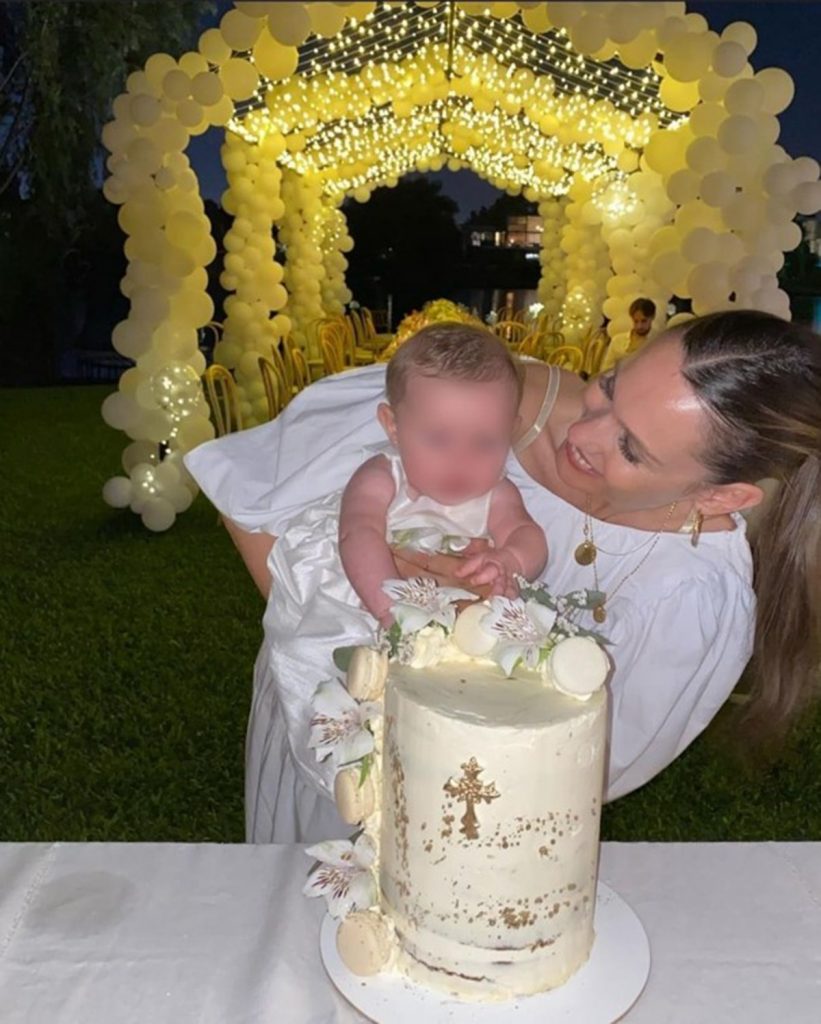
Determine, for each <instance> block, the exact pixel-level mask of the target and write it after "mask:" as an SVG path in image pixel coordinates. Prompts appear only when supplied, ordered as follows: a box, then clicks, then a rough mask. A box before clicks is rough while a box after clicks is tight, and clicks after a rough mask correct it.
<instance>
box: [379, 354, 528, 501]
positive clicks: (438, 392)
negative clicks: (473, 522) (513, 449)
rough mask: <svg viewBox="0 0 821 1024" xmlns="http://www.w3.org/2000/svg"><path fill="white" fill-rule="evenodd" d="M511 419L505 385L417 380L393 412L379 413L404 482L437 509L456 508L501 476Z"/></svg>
mask: <svg viewBox="0 0 821 1024" xmlns="http://www.w3.org/2000/svg"><path fill="white" fill-rule="evenodd" d="M517 414H518V409H517V400H516V392H515V389H514V388H513V386H512V385H511V384H510V382H509V381H506V380H494V381H464V380H442V379H440V378H437V377H424V376H421V375H419V374H412V375H411V376H410V378H409V379H408V382H407V386H406V389H405V394H404V396H403V398H402V400H401V401H400V402H399V403H398V405H397V407H396V408H395V409H392V408H391V407H390V406H388V405H382V406H380V409H379V418H380V421H381V423H382V425H383V427H384V428H385V430H386V432H387V434H388V436H389V438H390V439H391V442H392V443H393V444H394V445H395V446H396V448H397V449H398V450H399V454H400V455H401V456H402V464H403V466H404V467H405V473H406V474H407V477H408V482H409V483H410V484H411V486H412V487H414V488H415V489H416V490H417V491H419V492H420V493H421V494H425V495H427V496H428V497H430V498H433V499H434V500H435V501H438V502H440V503H441V504H443V505H458V504H460V503H461V502H463V501H468V500H469V499H470V498H476V497H479V495H481V494H485V493H487V492H488V491H489V490H491V489H492V488H493V487H494V486H495V485H496V483H497V482H498V481H499V479H500V477H501V476H502V474H503V473H504V467H505V460H506V458H507V453H508V451H509V449H510V444H511V440H512V437H513V430H514V427H515V425H516V419H517Z"/></svg>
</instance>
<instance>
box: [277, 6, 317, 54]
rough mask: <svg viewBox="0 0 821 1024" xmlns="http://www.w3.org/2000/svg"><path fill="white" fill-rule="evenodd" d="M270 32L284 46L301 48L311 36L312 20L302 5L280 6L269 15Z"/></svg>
mask: <svg viewBox="0 0 821 1024" xmlns="http://www.w3.org/2000/svg"><path fill="white" fill-rule="evenodd" d="M268 31H269V32H270V33H271V35H272V36H273V37H274V39H276V40H277V41H278V42H280V43H282V44H283V45H284V46H299V45H300V44H302V43H304V42H305V40H306V39H307V38H308V36H309V35H310V34H311V18H310V15H309V14H308V12H307V10H306V9H305V5H304V4H301V3H288V4H279V5H277V7H276V8H274V10H273V11H272V12H271V13H270V14H269V15H268Z"/></svg>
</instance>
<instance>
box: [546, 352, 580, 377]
mask: <svg viewBox="0 0 821 1024" xmlns="http://www.w3.org/2000/svg"><path fill="white" fill-rule="evenodd" d="M545 362H546V363H550V365H551V366H559V367H561V368H562V369H563V370H570V371H571V372H572V373H580V372H581V370H582V367H583V366H584V352H582V350H581V349H580V348H579V347H578V345H558V346H557V347H556V348H554V349H551V350H550V351H549V352H548V353H547V355H546V356H545Z"/></svg>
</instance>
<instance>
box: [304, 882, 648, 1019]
mask: <svg viewBox="0 0 821 1024" xmlns="http://www.w3.org/2000/svg"><path fill="white" fill-rule="evenodd" d="M338 927H339V922H338V921H335V920H334V919H333V918H332V917H330V916H328V915H326V916H325V919H324V921H323V922H322V929H321V932H320V950H321V952H322V962H323V963H324V964H325V969H326V970H327V972H328V974H329V975H330V978H331V981H333V983H334V985H336V987H337V988H338V989H339V991H340V992H341V993H342V995H343V996H344V997H345V998H346V999H347V1000H348V1002H350V1003H352V1004H353V1005H354V1006H355V1007H356V1008H357V1010H359V1011H360V1012H361V1013H364V1014H365V1016H366V1017H369V1018H370V1019H371V1020H372V1021H375V1022H377V1024H419V1022H420V1021H430V1022H432V1024H433V1022H435V1024H439V1022H440V1021H443V1022H444V1021H447V1024H510V1021H511V1020H513V1019H514V1017H513V1011H515V1020H516V1024H559V1022H561V1024H568V1022H570V1021H573V1022H576V1024H578V1022H579V1021H584V1024H612V1022H613V1021H616V1020H618V1019H619V1018H620V1017H622V1016H623V1015H624V1014H625V1013H627V1011H628V1010H629V1009H630V1007H631V1006H632V1005H633V1003H634V1002H635V1001H636V1000H637V999H638V997H639V996H640V995H641V992H642V989H643V988H644V985H645V983H646V981H647V976H648V974H649V973H650V943H649V942H648V940H647V933H646V932H645V930H644V927H643V926H642V923H641V921H639V919H638V917H637V916H636V914H635V913H634V911H633V910H632V909H631V908H630V907H629V906H628V905H627V904H626V903H625V902H624V900H623V899H622V898H621V897H620V896H619V895H618V894H617V893H615V892H613V890H612V889H610V888H609V887H608V886H606V885H605V884H604V883H603V882H599V885H598V889H597V891H596V916H595V928H596V938H595V941H594V943H593V948H592V950H591V951H590V958H589V960H588V961H587V963H586V964H585V965H584V966H583V967H581V968H580V969H579V970H578V971H577V972H576V973H575V974H574V975H573V977H572V978H571V979H570V980H569V981H568V982H567V983H566V984H565V985H562V986H561V988H557V989H553V990H552V991H550V992H542V993H540V994H539V995H535V996H524V997H522V998H520V999H515V1000H508V1001H506V1002H503V1003H468V1002H461V1001H459V1000H457V999H454V998H452V997H450V996H447V995H445V994H444V993H439V992H434V991H433V990H432V989H429V988H424V987H423V986H421V985H418V984H416V983H415V982H412V981H411V980H410V979H408V978H405V977H403V976H401V975H399V974H385V975H380V974H378V975H376V976H375V977H372V978H360V977H357V976H356V975H355V974H352V973H351V972H350V971H349V970H348V968H347V967H346V966H345V965H344V964H343V963H342V961H341V960H340V958H339V953H338V952H337V950H336V932H337V928H338Z"/></svg>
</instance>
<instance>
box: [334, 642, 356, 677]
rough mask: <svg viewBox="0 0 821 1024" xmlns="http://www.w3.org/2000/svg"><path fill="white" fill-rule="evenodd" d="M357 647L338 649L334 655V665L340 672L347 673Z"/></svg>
mask: <svg viewBox="0 0 821 1024" xmlns="http://www.w3.org/2000/svg"><path fill="white" fill-rule="evenodd" d="M355 650H356V647H337V648H335V650H334V653H333V659H334V665H336V667H337V668H338V669H339V671H340V672H347V671H348V667H349V666H350V664H351V658H352V657H353V652H354V651H355Z"/></svg>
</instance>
